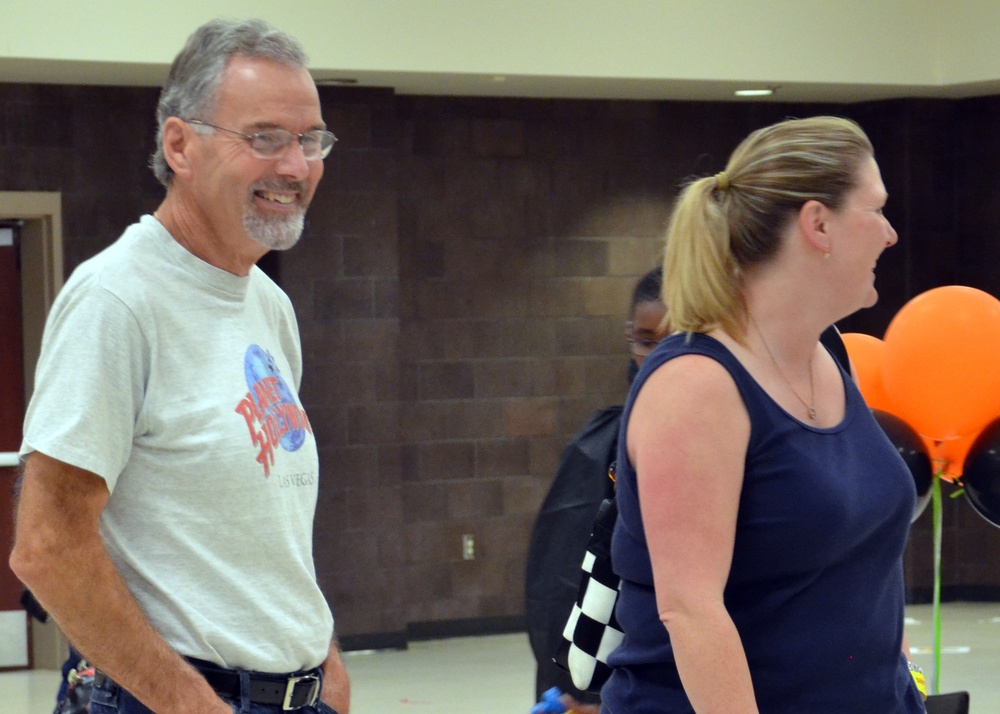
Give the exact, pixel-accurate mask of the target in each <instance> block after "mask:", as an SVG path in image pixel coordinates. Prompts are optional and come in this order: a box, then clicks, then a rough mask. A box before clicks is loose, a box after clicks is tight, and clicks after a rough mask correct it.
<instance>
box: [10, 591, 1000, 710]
mask: <svg viewBox="0 0 1000 714" xmlns="http://www.w3.org/2000/svg"><path fill="white" fill-rule="evenodd" d="M907 614H908V617H909V621H908V623H907V632H908V635H909V639H910V646H911V648H913V650H914V655H913V657H914V660H915V661H916V662H918V663H919V664H921V665H922V666H923V668H924V670H925V671H926V672H927V673H928V680H929V684H930V685H931V686H932V687H933V683H931V682H930V679H931V675H932V672H933V663H934V657H933V654H932V652H933V650H932V648H933V644H934V626H933V613H932V609H931V606H930V605H917V606H912V607H910V608H908V610H907ZM941 623H942V624H941V632H942V642H941V644H942V655H941V659H942V667H941V681H940V691H942V692H947V691H954V690H959V689H965V690H968V691H969V692H971V694H972V711H973V712H975V714H996V713H997V712H1000V677H998V676H997V673H998V672H1000V603H948V604H945V605H944V606H943V607H942V613H941ZM533 667H534V664H533V660H532V659H531V651H530V650H529V649H528V640H527V637H526V636H524V635H521V634H516V635H495V636H490V637H468V638H459V639H452V640H440V641H433V642H415V643H413V644H412V645H411V646H410V648H409V649H407V650H405V651H399V652H374V653H360V652H352V653H348V655H347V668H348V671H349V672H350V675H351V680H352V690H353V696H352V706H351V710H352V712H353V713H354V714H468V713H469V712H476V714H519V713H520V714H527V712H528V711H529V710H530V709H531V706H532V704H533V703H534V701H533V697H532V694H533V690H534V669H533ZM57 681H58V673H56V672H49V671H36V672H12V673H5V674H0V713H2V714H49V712H51V710H52V698H53V693H54V692H55V689H56V684H57Z"/></svg>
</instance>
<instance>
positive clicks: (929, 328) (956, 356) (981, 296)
mask: <svg viewBox="0 0 1000 714" xmlns="http://www.w3.org/2000/svg"><path fill="white" fill-rule="evenodd" d="M998 359H1000V300H997V299H996V298H994V297H993V296H992V295H989V294H988V293H985V292H983V291H982V290H976V289H975V288H969V287H964V286H961V285H949V286H946V287H942V288H935V289H933V290H928V291H927V292H925V293H921V294H920V295H917V296H916V297H915V298H913V299H912V300H910V301H909V302H908V303H906V305H904V306H903V308H902V309H901V310H900V311H899V312H898V313H896V316H895V317H894V318H893V319H892V322H891V323H890V324H889V329H888V330H886V333H885V350H884V354H883V355H882V383H883V384H884V385H885V392H886V395H887V396H888V398H889V401H890V402H891V404H892V406H893V412H894V413H895V414H897V415H898V416H900V417H902V418H903V419H904V420H905V421H906V422H907V423H908V424H910V425H911V426H912V427H913V428H914V429H916V431H917V432H918V433H920V434H921V435H923V436H926V437H928V438H930V439H933V440H936V441H950V440H953V439H958V438H960V437H963V436H966V435H968V434H972V433H978V432H979V431H981V430H982V429H983V427H985V426H986V424H987V423H989V422H990V421H992V420H993V419H994V418H996V417H997V416H998V415H1000V369H997V361H998Z"/></svg>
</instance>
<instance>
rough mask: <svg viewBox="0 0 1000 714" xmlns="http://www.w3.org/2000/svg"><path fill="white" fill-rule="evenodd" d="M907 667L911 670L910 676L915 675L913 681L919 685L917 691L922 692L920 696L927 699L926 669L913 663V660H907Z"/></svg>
mask: <svg viewBox="0 0 1000 714" xmlns="http://www.w3.org/2000/svg"><path fill="white" fill-rule="evenodd" d="M906 668H907V669H908V670H910V676H911V677H913V683H914V684H916V685H917V691H918V692H920V696H921V697H923V698H924V699H925V700H926V699H927V680H926V679H925V678H924V670H922V669H920V667H919V666H917V665H915V664H913V662H907V663H906Z"/></svg>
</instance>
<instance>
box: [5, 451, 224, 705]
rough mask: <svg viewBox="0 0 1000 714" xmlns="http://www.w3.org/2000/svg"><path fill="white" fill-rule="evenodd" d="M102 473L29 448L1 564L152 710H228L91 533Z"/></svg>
mask: <svg viewBox="0 0 1000 714" xmlns="http://www.w3.org/2000/svg"><path fill="white" fill-rule="evenodd" d="M109 498H110V494H109V492H108V488H107V485H106V484H105V482H104V480H103V479H102V478H100V477H99V476H97V475H95V474H93V473H91V472H89V471H85V470H83V469H79V468H76V467H74V466H70V465H69V464H66V463H63V462H61V461H58V460H56V459H53V458H50V457H48V456H46V455H44V454H41V453H38V452H35V453H33V454H32V455H31V456H30V457H29V458H28V461H27V464H26V465H25V468H24V474H23V479H22V484H21V490H20V496H19V499H18V505H17V512H16V513H17V515H16V524H15V539H14V549H13V552H12V553H11V557H10V567H11V569H12V570H13V571H14V573H15V574H16V575H17V577H18V578H20V579H21V581H22V582H23V583H24V584H25V585H26V586H27V587H28V588H29V589H30V590H31V591H32V593H33V594H34V595H35V597H36V598H37V599H38V601H39V602H40V603H41V604H42V606H43V607H44V608H45V609H46V610H47V611H48V612H49V614H50V615H51V616H52V618H53V619H54V620H55V621H56V622H57V623H58V624H59V626H60V627H61V628H62V630H63V632H64V633H65V634H66V636H67V637H68V638H69V639H70V641H71V642H72V643H73V645H74V646H75V647H76V648H77V649H78V650H80V652H82V653H83V654H84V656H86V657H87V659H88V660H89V661H90V662H92V663H93V664H94V665H95V666H96V667H97V668H98V669H100V670H101V671H103V672H104V673H106V674H107V675H108V676H109V677H111V678H112V679H113V680H115V681H116V682H117V683H118V684H120V685H121V686H122V687H124V688H125V689H126V690H128V691H129V692H131V693H132V694H133V695H134V696H136V697H137V698H138V699H139V700H140V701H142V702H143V704H145V705H146V706H147V707H149V708H150V709H152V710H153V711H156V712H159V713H160V714H175V713H176V714H181V713H184V714H187V713H191V714H211V713H213V712H218V714H230V713H231V711H232V709H231V707H229V706H228V705H227V704H226V703H225V702H223V701H222V700H221V699H220V698H219V696H218V695H217V694H216V693H215V692H214V691H213V690H212V688H211V687H210V686H209V685H208V683H207V682H206V681H205V679H204V678H203V677H202V676H201V675H200V674H199V673H198V672H197V671H196V670H194V669H193V668H192V667H191V666H190V665H188V664H187V662H185V661H184V659H183V658H181V657H180V656H179V655H178V654H177V653H176V652H174V651H173V650H172V649H171V648H170V647H169V646H168V645H167V643H166V642H165V641H164V640H163V638H162V637H160V635H159V634H158V633H157V632H156V631H155V630H154V629H153V627H152V626H151V625H150V623H149V621H148V620H147V619H146V617H145V615H144V614H143V612H142V610H141V609H140V608H139V606H138V604H137V603H136V601H135V599H134V598H133V597H132V594H131V593H130V592H129V590H128V588H127V587H126V585H125V583H124V581H123V580H122V578H121V576H120V575H119V574H118V571H117V569H116V568H115V566H114V564H113V563H112V561H111V558H110V556H109V555H108V553H107V551H106V550H105V548H104V545H103V543H102V541H101V537H100V534H99V532H98V519H99V517H100V515H101V512H102V511H103V510H104V508H105V506H106V505H107V503H108V499H109Z"/></svg>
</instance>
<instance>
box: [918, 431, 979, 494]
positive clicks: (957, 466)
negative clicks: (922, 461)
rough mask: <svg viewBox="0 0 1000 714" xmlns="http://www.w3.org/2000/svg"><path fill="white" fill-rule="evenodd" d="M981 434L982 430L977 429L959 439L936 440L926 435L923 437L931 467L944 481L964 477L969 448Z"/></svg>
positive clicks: (952, 480) (953, 480) (954, 480)
mask: <svg viewBox="0 0 1000 714" xmlns="http://www.w3.org/2000/svg"><path fill="white" fill-rule="evenodd" d="M979 434H980V432H978V431H975V432H973V433H971V434H966V435H965V436H960V437H959V438H957V439H948V441H935V440H934V439H928V438H927V437H926V436H924V437H921V438H922V439H923V441H924V444H925V445H926V446H927V453H928V454H929V455H930V458H931V469H932V470H933V471H934V473H936V474H937V475H938V476H940V477H941V480H942V481H949V482H951V483H954V482H956V481H958V480H959V479H960V478H962V469H963V468H964V466H965V458H966V457H967V456H968V455H969V449H970V448H971V447H972V444H973V442H975V440H976V439H977V438H978V437H979Z"/></svg>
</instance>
